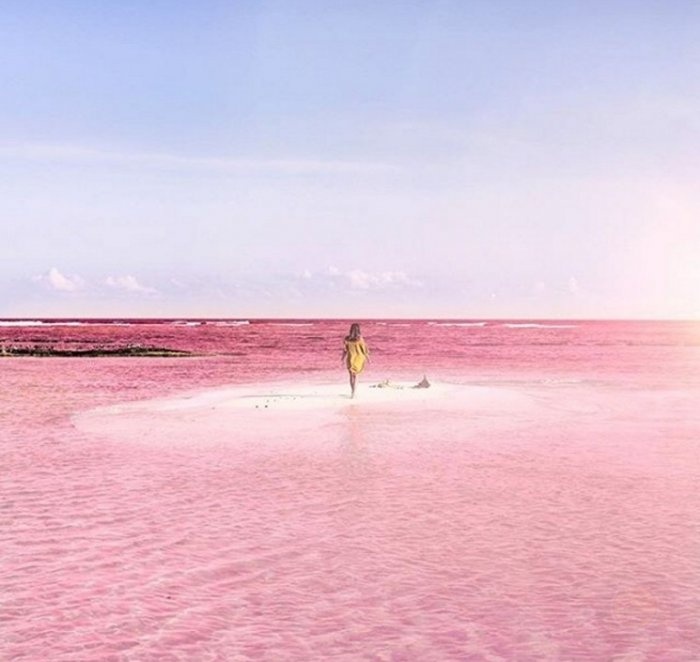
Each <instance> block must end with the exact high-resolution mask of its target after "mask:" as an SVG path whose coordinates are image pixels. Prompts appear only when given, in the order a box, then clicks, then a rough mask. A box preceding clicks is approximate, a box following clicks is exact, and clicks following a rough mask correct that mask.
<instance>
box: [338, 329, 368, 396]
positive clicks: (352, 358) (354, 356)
mask: <svg viewBox="0 0 700 662" xmlns="http://www.w3.org/2000/svg"><path fill="white" fill-rule="evenodd" d="M341 360H342V361H343V362H344V363H345V367H346V368H347V369H348V374H349V375H350V397H351V398H354V397H355V381H356V380H357V375H358V374H359V373H361V372H362V370H363V368H364V367H365V362H366V361H369V350H368V349H367V345H366V344H365V341H364V340H363V338H362V334H361V333H360V325H359V324H357V323H355V324H353V325H352V326H351V327H350V333H348V335H347V336H345V345H344V347H343V358H342V359H341Z"/></svg>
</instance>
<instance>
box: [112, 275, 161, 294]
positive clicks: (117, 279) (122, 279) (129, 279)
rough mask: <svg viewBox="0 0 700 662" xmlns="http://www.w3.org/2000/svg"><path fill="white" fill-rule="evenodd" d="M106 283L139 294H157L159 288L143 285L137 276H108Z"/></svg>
mask: <svg viewBox="0 0 700 662" xmlns="http://www.w3.org/2000/svg"><path fill="white" fill-rule="evenodd" d="M105 285H108V286H109V287H112V288H114V289H116V290H123V291H124V292H134V293H138V294H155V293H156V292H157V291H158V290H156V289H155V288H153V287H147V286H146V285H142V284H141V283H139V281H138V280H137V279H136V277H135V276H130V275H127V276H108V277H107V278H106V279H105Z"/></svg>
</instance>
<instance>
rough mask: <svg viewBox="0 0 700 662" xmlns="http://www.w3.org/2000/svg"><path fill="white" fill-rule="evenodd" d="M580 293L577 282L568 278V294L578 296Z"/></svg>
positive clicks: (573, 278) (572, 278)
mask: <svg viewBox="0 0 700 662" xmlns="http://www.w3.org/2000/svg"><path fill="white" fill-rule="evenodd" d="M580 291H581V288H580V286H579V284H578V280H576V278H575V277H574V276H571V278H569V292H571V294H578V293H579V292H580Z"/></svg>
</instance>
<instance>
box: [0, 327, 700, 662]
mask: <svg viewBox="0 0 700 662" xmlns="http://www.w3.org/2000/svg"><path fill="white" fill-rule="evenodd" d="M476 322H478V320H476ZM297 323H300V322H297ZM305 324H307V325H306V326H303V327H302V326H291V325H282V324H281V323H280V322H277V323H275V324H272V323H256V322H255V321H251V324H242V325H230V326H224V325H197V326H194V325H192V326H187V325H185V324H178V325H175V324H170V323H168V324H166V323H160V324H152V325H143V324H139V325H133V326H121V325H120V326H117V325H111V326H106V325H84V326H62V327H53V326H50V325H42V326H17V325H13V326H7V327H3V328H2V329H0V337H2V338H4V339H5V342H12V343H20V342H30V343H35V342H46V341H52V342H53V341H55V340H57V339H60V341H61V342H62V343H64V344H65V345H68V346H86V345H87V344H89V343H93V344H97V343H105V342H112V343H123V342H127V341H128V342H141V343H143V344H159V345H161V346H168V347H177V348H182V349H191V350H195V351H197V352H200V353H201V354H202V355H201V356H198V357H194V358H186V359H158V358H101V359H61V358H49V359H34V358H13V359H8V358H4V359H0V370H1V371H2V377H3V379H2V386H0V394H1V398H0V453H1V455H0V458H2V459H0V464H2V470H1V471H0V491H1V493H2V502H1V503H0V506H1V511H0V587H1V588H2V592H1V593H0V595H1V597H0V624H1V627H0V658H1V659H8V660H71V661H76V660H111V659H113V660H168V659H173V660H175V659H183V660H219V659H221V660H223V659H226V660H230V659H234V660H235V659H242V660H243V659H270V660H279V659H300V660H301V659H304V660H308V659H347V660H355V659H378V660H383V659H386V660H404V659H405V660H413V659H417V660H446V659H456V660H462V659H477V660H478V659H485V660H501V659H502V660H512V659H520V660H526V659H537V660H547V659H550V660H559V659H562V660H591V659H620V660H638V659H649V660H670V659H673V660H696V659H698V658H699V657H700V597H699V596H700V516H698V512H700V491H698V478H699V476H700V453H699V451H698V449H699V448H700V447H699V445H698V444H699V442H700V407H699V406H698V404H699V403H700V325H698V324H690V323H687V324H682V323H595V322H585V323H581V322H572V323H568V322H567V323H561V322H559V323H546V322H535V323H534V324H536V325H537V326H521V325H523V324H528V325H530V324H533V323H532V322H519V321H514V322H509V323H508V324H511V325H518V326H505V324H504V323H498V322H487V324H485V325H481V326H463V325H462V324H463V322H453V323H450V325H447V324H445V323H439V324H437V323H433V324H430V323H427V322H425V321H414V322H410V323H409V326H404V325H405V324H406V323H405V322H404V323H402V325H401V326H399V325H398V324H392V323H391V322H389V321H386V322H373V323H367V324H366V325H363V327H364V328H363V330H364V331H365V335H366V337H367V340H368V343H369V344H370V348H371V349H372V350H373V362H372V364H371V365H370V367H369V369H368V372H367V373H366V374H365V375H363V379H364V381H363V383H362V385H361V389H362V388H363V387H366V384H367V383H368V382H369V381H379V380H380V379H384V378H387V377H389V378H392V379H398V378H407V379H416V380H417V379H419V378H420V377H421V376H422V374H423V372H427V374H428V377H429V378H431V379H434V380H440V381H447V382H450V383H456V384H463V385H465V386H469V385H480V386H484V385H488V386H496V387H497V388H499V389H502V390H503V392H504V393H508V394H511V395H513V394H515V400H514V399H513V398H505V399H504V400H503V402H502V404H500V405H498V407H495V408H493V407H492V408H484V407H482V406H481V405H478V404H477V403H475V402H470V401H469V400H468V399H465V401H464V403H463V405H462V406H459V407H454V406H451V407H449V408H445V407H444V406H440V404H439V403H437V404H436V405H435V406H433V405H430V406H426V407H424V408H420V409H414V410H407V409H406V408H403V409H402V408H396V407H391V406H387V407H380V408H377V407H373V408H370V407H363V406H362V390H361V391H360V393H359V396H360V397H359V399H358V401H357V402H355V403H354V404H353V405H352V406H347V407H345V408H344V409H343V410H342V411H341V413H340V414H339V415H337V416H334V417H333V418H330V419H329V418H328V417H326V416H319V417H318V419H313V420H312V421H311V425H309V427H308V429H307V430H306V431H305V432H304V433H303V434H299V433H298V432H294V429H293V428H290V429H289V430H286V431H283V432H282V433H280V434H279V435H277V436H276V437H275V438H274V439H271V438H269V437H266V438H262V437H260V438H258V437H256V435H255V433H254V432H253V431H252V430H250V429H242V428H241V427H240V426H236V425H235V424H233V425H232V426H231V427H230V429H228V430H227V429H223V428H218V429H217V432H216V434H214V435H212V434H211V428H207V427H204V426H200V425H199V424H198V421H197V420H196V419H194V418H193V419H192V420H189V421H188V420H185V421H184V423H183V424H182V425H180V426H179V427H177V428H176V429H172V428H167V427H165V426H159V425H158V421H157V419H154V421H153V426H152V428H149V426H148V421H146V422H145V423H143V424H142V425H141V427H140V428H139V434H138V435H135V436H132V437H128V436H127V437H125V436H124V435H123V434H122V435H120V434H118V433H117V432H118V431H116V432H115V434H114V435H98V434H93V433H89V432H86V431H84V430H81V429H79V428H78V427H76V426H75V425H74V421H75V420H76V416H77V415H78V414H79V413H80V412H82V411H85V410H88V409H92V408H94V407H97V406H103V405H111V404H115V403H119V402H124V401H134V400H141V399H146V398H152V397H154V396H163V395H168V394H178V393H181V392H182V391H190V390H192V389H199V388H204V387H214V386H219V385H222V384H235V383H246V382H253V381H258V380H270V379H286V380H289V379H290V378H293V379H295V380H297V381H298V382H299V383H308V382H327V381H329V380H335V379H337V380H338V381H339V382H341V383H342V382H344V380H345V377H344V375H343V373H342V368H341V366H340V360H339V359H340V351H339V344H340V342H339V338H342V335H343V333H344V332H345V330H346V326H347V325H346V324H345V323H344V322H342V323H341V322H330V321H326V322H313V323H311V324H310V325H309V323H308V322H307V323H305ZM516 401H517V402H522V401H527V403H528V405H527V406H516V405H515V404H514V402H516ZM270 413H271V414H272V415H274V412H270ZM309 416H313V413H310V414H309Z"/></svg>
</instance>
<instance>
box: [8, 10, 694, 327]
mask: <svg viewBox="0 0 700 662" xmlns="http://www.w3.org/2000/svg"><path fill="white" fill-rule="evenodd" d="M2 12H3V20H2V21H1V22H0V80H1V81H2V85H1V86H0V219H1V220H2V225H3V228H4V229H5V232H6V237H8V238H10V241H6V242H4V243H3V245H2V247H0V315H2V316H41V315H46V316H49V315H50V316H64V315H65V316H72V315H100V316H102V315H104V316H111V315H115V316H116V315H147V316H155V315H164V316H170V315H175V316H184V315H192V316H196V315H205V316H206V315H216V316H234V317H236V316H304V315H309V316H319V315H322V316H323V315H327V316H336V315H337V316H386V317H391V316H416V317H420V316H448V317H486V316H495V317H516V316H521V317H684V318H688V317H696V316H700V266H698V265H699V264H700V259H698V253H699V252H700V220H699V219H700V214H699V213H698V212H700V194H699V193H698V187H697V184H696V182H697V181H698V175H700V172H699V171H700V163H699V161H698V157H697V154H700V134H699V132H698V131H699V129H700V113H699V112H698V111H700V46H698V39H697V35H698V34H699V33H700V32H699V28H700V5H698V4H697V3H694V2H680V1H677V2H623V1H620V2H465V1H460V2H439V1H438V2H294V1H286V2H207V1H202V2H176V1H170V2H159V1H151V2H109V1H104V2H99V3H96V2H70V1H62V2H32V1H25V2H12V1H11V2H7V3H3V9H2Z"/></svg>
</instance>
